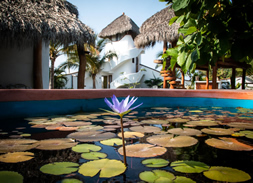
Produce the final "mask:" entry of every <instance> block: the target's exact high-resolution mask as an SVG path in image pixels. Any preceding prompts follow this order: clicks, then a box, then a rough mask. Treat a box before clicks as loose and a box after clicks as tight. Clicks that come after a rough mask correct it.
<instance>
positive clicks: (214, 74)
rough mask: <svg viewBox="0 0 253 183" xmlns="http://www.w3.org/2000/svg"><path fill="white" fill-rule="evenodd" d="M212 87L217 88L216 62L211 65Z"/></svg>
mask: <svg viewBox="0 0 253 183" xmlns="http://www.w3.org/2000/svg"><path fill="white" fill-rule="evenodd" d="M212 89H218V88H217V62H216V63H215V66H213V80H212Z"/></svg>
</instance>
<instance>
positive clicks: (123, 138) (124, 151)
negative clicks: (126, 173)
mask: <svg viewBox="0 0 253 183" xmlns="http://www.w3.org/2000/svg"><path fill="white" fill-rule="evenodd" d="M120 125H121V134H122V145H123V156H124V164H125V166H127V162H126V147H125V137H124V128H123V118H122V116H120Z"/></svg>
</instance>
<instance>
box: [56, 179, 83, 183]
mask: <svg viewBox="0 0 253 183" xmlns="http://www.w3.org/2000/svg"><path fill="white" fill-rule="evenodd" d="M61 183H83V182H82V181H80V180H78V179H63V180H62V181H61Z"/></svg>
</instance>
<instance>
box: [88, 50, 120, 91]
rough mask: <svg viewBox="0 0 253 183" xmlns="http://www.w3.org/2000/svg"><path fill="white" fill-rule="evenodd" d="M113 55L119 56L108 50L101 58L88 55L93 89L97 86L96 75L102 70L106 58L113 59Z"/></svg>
mask: <svg viewBox="0 0 253 183" xmlns="http://www.w3.org/2000/svg"><path fill="white" fill-rule="evenodd" d="M113 57H117V54H116V53H113V52H108V53H106V54H105V55H104V56H103V57H102V58H101V59H100V56H92V55H87V57H86V58H87V63H88V65H87V70H88V71H89V73H90V76H91V77H92V81H93V89H95V88H96V75H97V74H98V73H99V72H100V71H101V70H102V66H103V64H104V63H105V60H106V59H112V58H113Z"/></svg>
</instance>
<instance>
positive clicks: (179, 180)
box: [173, 176, 196, 183]
mask: <svg viewBox="0 0 253 183" xmlns="http://www.w3.org/2000/svg"><path fill="white" fill-rule="evenodd" d="M173 183H196V182H195V181H194V180H192V179H190V178H187V177H183V176H177V177H176V179H175V180H174V182H173Z"/></svg>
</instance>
